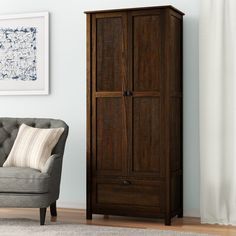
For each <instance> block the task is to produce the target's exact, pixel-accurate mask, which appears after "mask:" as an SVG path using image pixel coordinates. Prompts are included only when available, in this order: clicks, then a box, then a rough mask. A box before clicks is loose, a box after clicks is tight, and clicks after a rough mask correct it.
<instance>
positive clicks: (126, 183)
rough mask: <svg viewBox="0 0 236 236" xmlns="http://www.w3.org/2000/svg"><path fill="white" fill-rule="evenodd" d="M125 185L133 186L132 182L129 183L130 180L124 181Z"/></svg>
mask: <svg viewBox="0 0 236 236" xmlns="http://www.w3.org/2000/svg"><path fill="white" fill-rule="evenodd" d="M123 184H124V185H130V184H131V182H130V181H128V180H124V181H123Z"/></svg>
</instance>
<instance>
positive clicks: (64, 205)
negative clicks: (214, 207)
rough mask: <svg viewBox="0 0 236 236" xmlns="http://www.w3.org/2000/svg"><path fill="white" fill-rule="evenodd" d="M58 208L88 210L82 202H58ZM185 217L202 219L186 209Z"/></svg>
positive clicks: (197, 210) (196, 210) (194, 211)
mask: <svg viewBox="0 0 236 236" xmlns="http://www.w3.org/2000/svg"><path fill="white" fill-rule="evenodd" d="M57 207H61V208H73V209H82V210H85V209H86V205H85V204H84V203H81V202H66V201H60V200H58V201H57ZM184 216H185V217H200V211H199V209H185V210H184Z"/></svg>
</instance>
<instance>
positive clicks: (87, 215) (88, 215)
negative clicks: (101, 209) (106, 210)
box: [86, 210, 93, 220]
mask: <svg viewBox="0 0 236 236" xmlns="http://www.w3.org/2000/svg"><path fill="white" fill-rule="evenodd" d="M92 218H93V216H92V212H91V211H89V210H87V211H86V219H87V220H92Z"/></svg>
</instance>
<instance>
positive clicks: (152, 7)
mask: <svg viewBox="0 0 236 236" xmlns="http://www.w3.org/2000/svg"><path fill="white" fill-rule="evenodd" d="M163 8H169V9H172V10H174V11H176V12H178V13H179V14H181V15H184V13H183V12H182V11H180V10H178V9H177V8H175V7H173V6H172V5H165V6H151V7H135V8H120V9H119V8H117V9H106V10H94V11H85V12H84V13H86V14H91V13H103V12H104V13H105V12H117V11H119V12H120V11H136V10H151V9H153V10H154V9H163Z"/></svg>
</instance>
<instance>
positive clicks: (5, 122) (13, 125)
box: [0, 118, 68, 166]
mask: <svg viewBox="0 0 236 236" xmlns="http://www.w3.org/2000/svg"><path fill="white" fill-rule="evenodd" d="M22 123H24V124H26V125H28V126H31V127H36V128H59V127H62V128H64V129H65V130H64V132H63V134H62V135H61V137H60V139H59V141H58V143H57V145H56V146H55V148H54V149H53V151H52V154H61V155H62V156H63V153H64V148H65V141H66V138H67V135H68V126H67V124H66V123H65V122H64V121H62V120H55V119H45V118H0V166H2V165H3V163H4V162H5V160H6V159H7V156H8V155H9V153H10V151H11V148H12V146H13V143H14V141H15V138H16V135H17V133H18V130H19V127H20V125H21V124H22Z"/></svg>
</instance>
